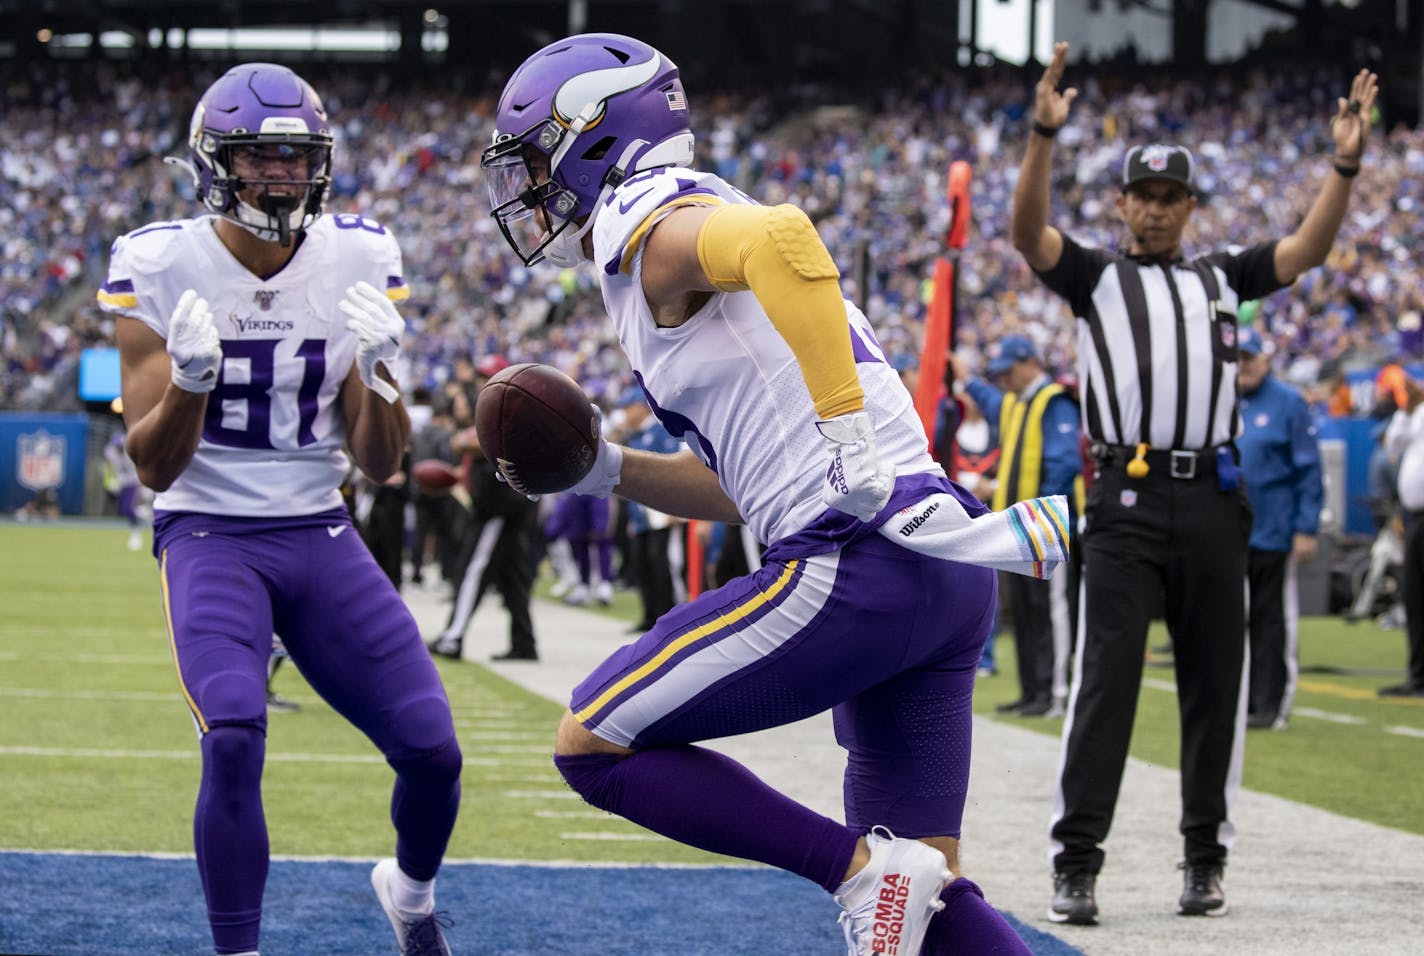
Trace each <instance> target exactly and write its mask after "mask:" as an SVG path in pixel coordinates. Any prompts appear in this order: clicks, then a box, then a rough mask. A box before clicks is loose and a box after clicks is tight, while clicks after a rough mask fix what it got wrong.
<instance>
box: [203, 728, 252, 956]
mask: <svg viewBox="0 0 1424 956" xmlns="http://www.w3.org/2000/svg"><path fill="white" fill-rule="evenodd" d="M265 751H266V740H265V738H264V737H263V735H262V731H260V730H258V729H257V728H256V727H251V726H224V727H214V728H213V729H212V730H210V731H208V732H207V734H205V735H204V736H203V779H202V783H201V784H200V785H199V787H198V806H197V810H196V811H195V813H194V816H193V845H194V847H195V848H196V850H197V855H198V874H199V875H200V876H201V877H202V881H203V891H204V893H205V894H206V896H207V900H208V923H209V924H210V925H211V926H212V930H213V945H214V946H215V948H216V949H217V952H219V953H243V952H247V951H249V950H254V949H256V948H257V935H258V931H259V930H260V928H261V924H262V890H263V889H264V888H265V887H266V885H267V862H268V849H267V819H266V817H264V816H263V813H262V760H263V755H264V753H265Z"/></svg>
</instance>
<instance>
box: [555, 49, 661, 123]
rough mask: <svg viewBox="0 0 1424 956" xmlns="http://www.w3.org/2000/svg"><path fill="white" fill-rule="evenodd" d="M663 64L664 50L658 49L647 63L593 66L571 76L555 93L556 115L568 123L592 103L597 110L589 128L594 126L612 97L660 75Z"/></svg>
mask: <svg viewBox="0 0 1424 956" xmlns="http://www.w3.org/2000/svg"><path fill="white" fill-rule="evenodd" d="M661 67H662V54H660V53H658V52H657V51H656V50H655V51H653V55H652V56H651V57H649V58H648V59H647V60H646V61H645V62H643V63H635V64H633V65H631V66H620V67H614V68H612V69H608V70H593V71H591V72H588V73H580V74H579V75H577V76H572V77H569V79H568V82H566V83H564V85H563V86H560V87H559V89H558V92H556V93H555V94H554V118H555V119H556V120H558V121H559V122H560V123H562V124H563V125H564V126H568V125H569V124H570V123H572V122H573V121H574V119H575V117H577V116H578V115H579V114H580V113H582V112H583V111H584V110H585V109H587V108H588V107H589V106H590V105H593V106H596V112H595V113H594V115H593V116H591V117H589V118H588V120H587V125H586V126H585V127H584V128H585V129H590V128H592V127H593V126H595V125H597V123H598V122H599V120H601V119H603V115H604V111H605V109H606V107H607V103H608V100H609V98H610V97H613V96H617V95H618V94H619V93H626V92H628V91H629V90H632V89H636V88H637V87H639V86H642V85H643V84H644V83H646V82H648V81H649V80H651V79H652V78H653V77H655V76H657V74H658V70H659V69H660V68H661Z"/></svg>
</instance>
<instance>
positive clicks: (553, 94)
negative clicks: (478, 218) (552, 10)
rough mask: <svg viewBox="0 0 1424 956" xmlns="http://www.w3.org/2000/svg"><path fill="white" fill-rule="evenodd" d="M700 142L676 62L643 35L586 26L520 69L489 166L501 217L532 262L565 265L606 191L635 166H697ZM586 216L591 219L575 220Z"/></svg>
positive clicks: (506, 98) (504, 104)
mask: <svg viewBox="0 0 1424 956" xmlns="http://www.w3.org/2000/svg"><path fill="white" fill-rule="evenodd" d="M692 146H693V138H692V128H691V126H690V124H689V122H688V112H687V96H686V94H685V93H684V92H683V89H682V80H680V79H679V78H678V71H677V64H675V63H673V62H672V60H669V59H668V58H667V57H666V56H664V55H663V54H661V53H659V52H658V51H657V50H655V49H653V48H652V47H651V46H649V45H648V44H646V43H644V42H642V41H641V40H634V39H633V38H631V37H625V36H620V35H618V34H616V33H585V34H580V35H579V36H573V37H569V38H567V39H564V40H560V41H558V42H557V43H551V44H550V45H548V46H546V47H544V49H542V50H540V51H539V52H538V53H535V54H534V55H533V56H531V57H530V58H529V59H527V60H525V61H524V63H523V64H522V65H520V67H519V69H517V70H515V71H514V75H513V76H511V77H510V78H509V82H508V83H507V84H505V87H504V93H503V94H502V95H501V96H500V98H499V106H498V107H497V108H496V110H495V132H494V145H492V146H490V147H489V148H488V149H486V150H485V152H484V156H483V157H482V158H481V160H480V165H481V166H483V167H484V170H485V177H486V182H487V184H488V186H489V192H490V208H491V209H492V210H493V214H494V217H495V220H496V221H497V222H498V223H499V228H500V230H501V231H502V232H503V233H504V237H505V239H507V240H508V241H509V244H510V245H511V246H512V247H513V248H514V251H515V252H516V253H518V255H519V257H520V258H521V259H522V260H523V261H524V264H525V265H533V264H534V263H535V262H538V261H539V260H540V259H543V258H546V257H547V258H548V259H549V261H550V262H553V263H555V264H557V265H561V266H566V265H572V264H573V263H575V262H577V261H578V260H579V258H580V255H579V252H578V240H580V239H581V238H582V236H583V234H584V233H585V232H587V230H588V229H589V228H590V227H591V225H592V223H593V214H594V212H595V210H596V209H597V208H598V204H599V201H600V199H601V198H602V197H603V196H604V193H605V190H606V191H608V192H611V191H612V190H613V189H614V188H615V187H617V185H618V184H619V183H621V182H622V181H623V180H624V179H626V178H627V177H628V176H630V175H632V174H633V173H635V172H640V171H642V170H645V169H652V168H654V167H658V166H686V165H688V164H689V163H691V162H692ZM578 220H584V223H583V228H582V229H580V228H578V227H577V226H572V227H571V224H572V223H574V222H575V221H578ZM561 237H562V238H561ZM556 240H558V241H556Z"/></svg>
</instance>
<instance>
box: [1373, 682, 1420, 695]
mask: <svg viewBox="0 0 1424 956" xmlns="http://www.w3.org/2000/svg"><path fill="white" fill-rule="evenodd" d="M1378 694H1379V696H1381V697H1424V685H1420V684H1410V683H1404V684H1392V685H1390V686H1389V687H1381V688H1380V689H1379V691H1378Z"/></svg>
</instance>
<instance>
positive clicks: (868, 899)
mask: <svg viewBox="0 0 1424 956" xmlns="http://www.w3.org/2000/svg"><path fill="white" fill-rule="evenodd" d="M865 839H866V842H867V843H868V844H869V845H870V862H869V863H867V864H866V865H865V869H863V870H861V871H860V872H859V873H857V874H856V875H855V876H853V877H851V878H850V879H848V880H846V881H845V882H844V883H842V884H841V886H840V889H839V890H837V891H836V894H835V895H836V902H837V903H839V904H840V905H841V906H842V907H844V908H845V912H843V913H841V915H840V924H841V929H842V930H843V931H844V933H845V941H846V951H847V952H848V953H849V956H870V954H877V956H919V952H920V946H921V945H922V944H923V943H924V940H925V932H926V931H927V930H928V929H929V926H930V919H931V918H932V917H933V916H934V914H935V913H937V912H939V911H940V910H942V909H944V901H943V900H941V899H940V898H939V894H940V893H941V892H942V891H943V890H944V888H945V887H946V886H948V885H949V881H950V880H951V879H953V875H952V874H951V873H950V872H949V865H948V863H947V861H946V860H945V858H944V854H943V853H941V852H940V851H938V850H936V849H935V848H934V847H932V846H930V845H929V844H928V843H921V842H920V841H919V840H902V839H897V838H896V837H895V835H894V834H892V833H891V832H890V831H889V830H887V829H885V828H884V827H876V828H874V829H873V830H871V831H870V832H869V833H867V834H866V836H865Z"/></svg>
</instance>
